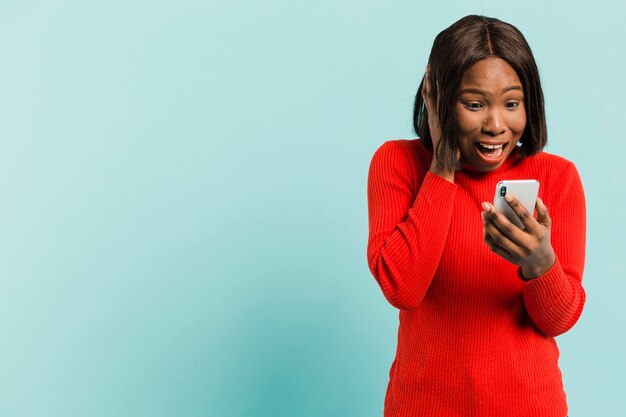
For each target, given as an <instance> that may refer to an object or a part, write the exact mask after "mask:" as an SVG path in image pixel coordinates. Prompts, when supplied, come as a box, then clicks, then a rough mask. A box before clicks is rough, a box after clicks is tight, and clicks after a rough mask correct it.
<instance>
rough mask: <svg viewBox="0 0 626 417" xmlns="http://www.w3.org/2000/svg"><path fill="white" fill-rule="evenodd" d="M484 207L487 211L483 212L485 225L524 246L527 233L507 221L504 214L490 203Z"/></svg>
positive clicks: (484, 204)
mask: <svg viewBox="0 0 626 417" xmlns="http://www.w3.org/2000/svg"><path fill="white" fill-rule="evenodd" d="M482 207H483V209H484V210H485V211H484V212H483V213H484V215H483V216H484V217H483V220H484V222H485V225H487V224H492V225H493V227H494V228H495V229H496V230H497V231H498V232H499V233H500V234H501V235H502V236H505V237H506V238H507V239H509V240H510V241H512V242H514V243H515V244H517V245H523V244H524V243H525V242H526V237H527V236H526V233H525V232H524V231H523V230H522V229H520V228H519V227H517V226H516V225H514V224H513V223H511V222H510V221H509V219H507V218H506V216H505V215H504V214H502V213H500V212H499V211H498V210H497V209H496V208H495V207H494V206H492V205H491V204H489V203H483V204H482ZM494 234H495V232H494Z"/></svg>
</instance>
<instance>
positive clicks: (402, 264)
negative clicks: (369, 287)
mask: <svg viewBox="0 0 626 417" xmlns="http://www.w3.org/2000/svg"><path fill="white" fill-rule="evenodd" d="M456 189H457V186H456V185H455V184H454V183H451V182H449V181H446V180H445V179H443V178H441V177H439V176H437V175H435V174H433V173H431V172H430V171H428V170H426V169H424V167H422V166H420V161H419V160H418V158H413V159H410V155H409V154H408V153H406V152H405V151H404V150H403V149H402V148H401V147H400V146H398V145H397V144H394V143H393V142H385V143H384V144H383V145H382V146H381V147H380V148H379V149H378V150H377V151H376V152H375V154H374V156H373V158H372V161H371V164H370V169H369V175H368V184H367V196H368V212H369V239H368V246H367V261H368V266H369V268H370V271H371V272H372V275H373V276H374V278H376V281H377V282H378V284H379V286H380V288H381V290H382V292H383V294H384V296H385V298H386V299H387V300H388V301H389V303H390V304H392V305H393V306H394V307H396V308H398V309H406V310H408V309H412V308H415V307H417V306H418V305H419V304H420V303H421V301H422V299H423V297H424V295H425V294H426V291H427V290H428V287H429V285H430V283H431V281H432V279H433V276H434V275H435V271H436V270H437V267H438V265H439V261H440V259H441V255H442V253H443V249H444V246H445V243H446V238H447V236H448V230H449V227H450V222H451V218H452V208H453V203H454V197H455V193H456ZM415 190H418V191H417V195H416V192H415Z"/></svg>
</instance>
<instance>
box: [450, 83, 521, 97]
mask: <svg viewBox="0 0 626 417" xmlns="http://www.w3.org/2000/svg"><path fill="white" fill-rule="evenodd" d="M511 90H519V91H523V90H522V87H521V86H520V85H509V86H508V87H504V88H503V89H502V91H501V93H502V94H504V93H506V92H507V91H511ZM466 93H469V94H480V95H481V96H488V95H489V94H488V93H487V92H486V91H485V90H481V89H480V88H464V89H463V90H461V91H459V95H461V94H466Z"/></svg>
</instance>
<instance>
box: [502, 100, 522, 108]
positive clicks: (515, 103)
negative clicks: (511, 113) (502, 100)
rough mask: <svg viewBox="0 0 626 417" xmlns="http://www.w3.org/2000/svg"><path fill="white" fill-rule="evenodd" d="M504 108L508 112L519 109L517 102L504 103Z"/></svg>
mask: <svg viewBox="0 0 626 417" xmlns="http://www.w3.org/2000/svg"><path fill="white" fill-rule="evenodd" d="M505 107H506V108H507V109H509V110H517V108H518V107H519V101H509V102H508V103H506V105H505Z"/></svg>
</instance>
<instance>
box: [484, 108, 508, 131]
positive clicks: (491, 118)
mask: <svg viewBox="0 0 626 417" xmlns="http://www.w3.org/2000/svg"><path fill="white" fill-rule="evenodd" d="M482 131H483V133H486V134H488V135H492V136H497V135H501V134H502V133H504V132H505V131H506V123H505V119H504V115H503V114H502V112H501V111H500V109H494V108H492V109H490V110H489V111H488V112H487V113H486V117H485V120H484V121H483V127H482Z"/></svg>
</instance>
